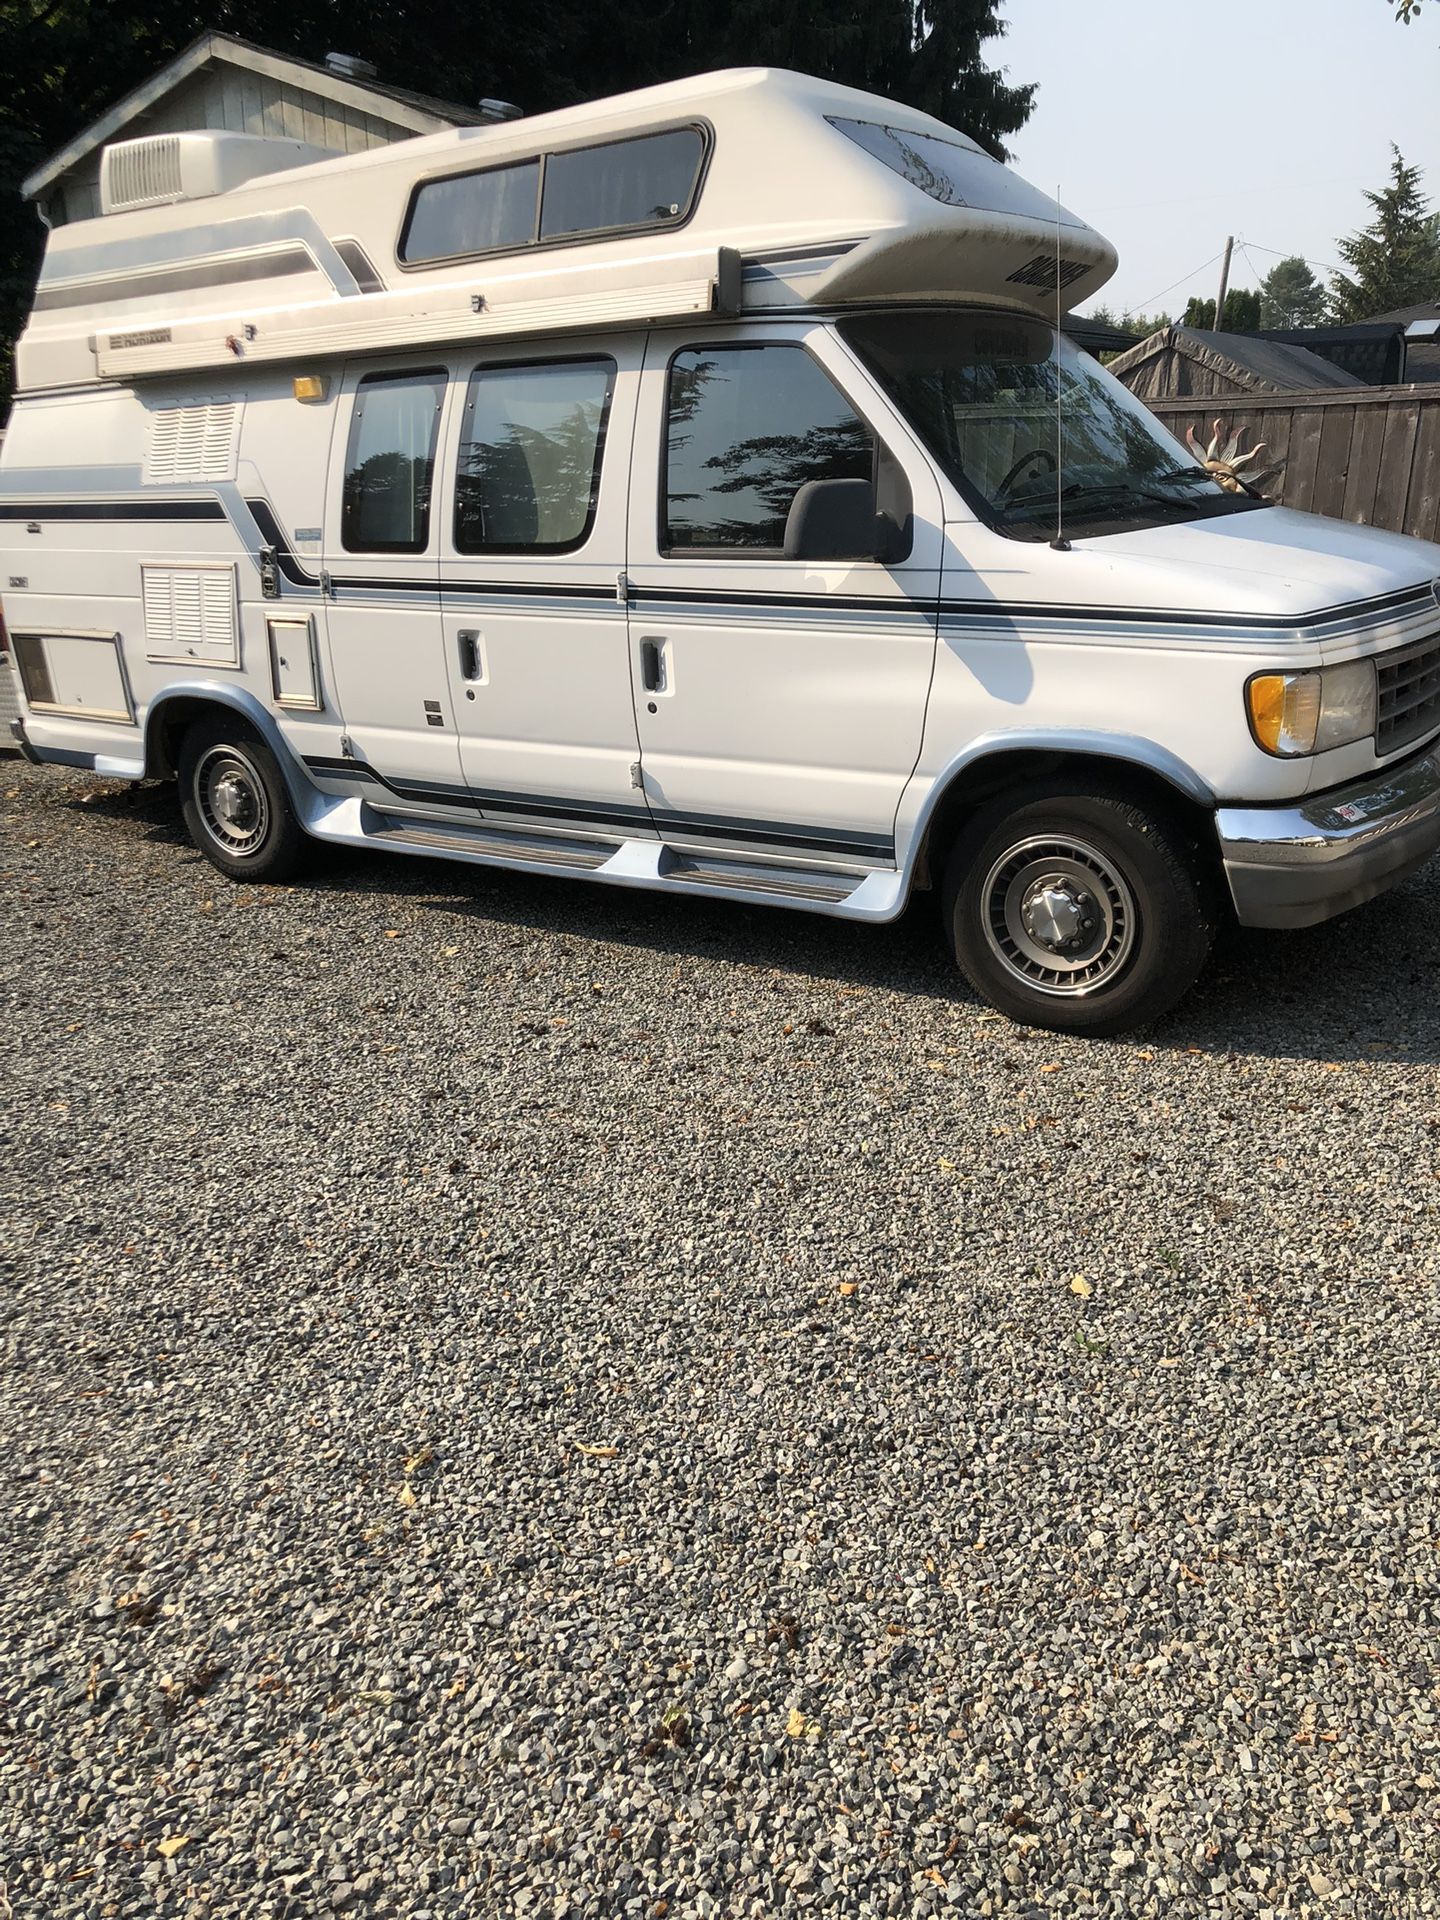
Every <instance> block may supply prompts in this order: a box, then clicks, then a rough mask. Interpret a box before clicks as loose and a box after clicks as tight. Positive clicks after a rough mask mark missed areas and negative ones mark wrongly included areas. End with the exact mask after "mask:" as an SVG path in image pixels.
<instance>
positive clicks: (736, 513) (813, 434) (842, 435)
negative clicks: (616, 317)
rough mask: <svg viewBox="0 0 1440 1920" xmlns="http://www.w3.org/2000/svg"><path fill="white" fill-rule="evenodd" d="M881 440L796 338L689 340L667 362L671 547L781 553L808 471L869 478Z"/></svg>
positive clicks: (821, 476)
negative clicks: (704, 343) (721, 343)
mask: <svg viewBox="0 0 1440 1920" xmlns="http://www.w3.org/2000/svg"><path fill="white" fill-rule="evenodd" d="M874 472H875V442H874V438H873V436H872V435H871V432H870V429H869V428H868V427H867V426H866V425H865V423H864V421H863V420H861V419H859V418H858V417H857V415H856V414H855V412H854V410H853V409H852V407H851V406H850V403H849V402H848V401H847V400H846V399H845V397H844V395H843V394H842V393H841V392H840V391H839V390H838V388H837V387H836V386H835V385H834V383H833V382H832V381H831V379H830V377H829V375H828V374H827V373H826V372H825V371H824V369H823V368H821V367H819V366H817V364H816V363H815V361H813V360H812V359H811V358H810V356H809V354H808V353H806V351H805V349H804V348H803V347H801V346H799V345H790V344H781V343H776V344H773V345H770V346H754V347H751V346H725V347H703V348H702V347H690V348H687V349H686V350H685V351H684V352H683V353H677V354H676V356H675V358H674V359H673V360H672V361H671V363H670V395H669V414H668V432H667V439H666V452H665V507H664V526H663V527H662V528H661V535H660V545H661V548H662V550H663V551H664V552H666V553H676V554H683V553H686V552H690V551H693V550H695V549H696V548H710V549H716V548H718V549H721V550H727V551H728V550H731V549H735V550H741V551H745V552H749V553H779V552H781V551H782V550H783V548H784V545H785V520H786V516H787V515H788V514H789V512H790V503H791V501H792V500H793V499H794V498H795V495H796V494H797V493H798V492H799V490H800V488H801V487H802V486H804V484H805V482H806V481H807V480H869V479H871V478H873V476H874Z"/></svg>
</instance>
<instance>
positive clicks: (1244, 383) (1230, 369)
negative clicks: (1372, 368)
mask: <svg viewBox="0 0 1440 1920" xmlns="http://www.w3.org/2000/svg"><path fill="white" fill-rule="evenodd" d="M1168 348H1173V349H1174V350H1175V351H1176V352H1177V353H1180V354H1183V355H1184V356H1185V357H1186V358H1187V359H1190V360H1195V361H1198V362H1199V363H1200V364H1201V365H1202V366H1207V367H1209V368H1210V369H1211V370H1212V371H1213V372H1216V373H1219V374H1222V375H1223V376H1224V377H1225V378H1227V379H1229V380H1233V381H1234V383H1235V384H1236V386H1239V387H1245V388H1248V389H1250V390H1251V391H1253V392H1257V393H1314V392H1316V391H1318V390H1319V389H1321V388H1324V387H1360V386H1363V385H1364V384H1365V383H1364V381H1363V380H1360V379H1358V378H1357V377H1356V375H1355V374H1353V373H1347V372H1346V371H1345V370H1344V368H1343V367H1337V366H1335V365H1334V364H1333V363H1332V362H1331V361H1329V360H1322V359H1321V358H1320V356H1319V354H1318V353H1310V352H1308V351H1307V350H1306V349H1305V348H1304V347H1290V346H1282V345H1281V343H1280V342H1279V341H1277V340H1257V339H1255V338H1254V337H1253V336H1252V335H1250V334H1245V333H1209V332H1202V331H1200V329H1198V328H1195V327H1162V328H1161V330H1160V332H1159V333H1152V334H1151V335H1150V338H1149V339H1148V340H1142V341H1141V342H1140V344H1139V346H1138V347H1132V348H1131V350H1130V352H1129V353H1122V354H1121V355H1120V358H1119V359H1118V360H1112V361H1111V362H1110V371H1111V373H1113V374H1116V375H1118V376H1122V377H1123V376H1124V375H1125V374H1126V373H1128V372H1129V371H1130V370H1131V368H1133V367H1138V366H1140V365H1141V364H1142V363H1143V362H1144V361H1146V360H1148V359H1150V358H1152V357H1153V356H1154V355H1155V354H1157V353H1161V352H1163V351H1165V350H1166V349H1168Z"/></svg>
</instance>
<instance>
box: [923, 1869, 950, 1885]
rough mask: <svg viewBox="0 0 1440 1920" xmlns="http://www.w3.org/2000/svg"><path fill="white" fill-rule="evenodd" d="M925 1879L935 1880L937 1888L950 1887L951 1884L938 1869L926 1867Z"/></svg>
mask: <svg viewBox="0 0 1440 1920" xmlns="http://www.w3.org/2000/svg"><path fill="white" fill-rule="evenodd" d="M925 1878H926V1879H927V1880H933V1881H934V1882H935V1884H936V1886H937V1887H948V1886H949V1884H950V1883H949V1881H948V1880H946V1878H945V1876H944V1874H943V1873H941V1871H940V1869H939V1868H938V1867H926V1869H925Z"/></svg>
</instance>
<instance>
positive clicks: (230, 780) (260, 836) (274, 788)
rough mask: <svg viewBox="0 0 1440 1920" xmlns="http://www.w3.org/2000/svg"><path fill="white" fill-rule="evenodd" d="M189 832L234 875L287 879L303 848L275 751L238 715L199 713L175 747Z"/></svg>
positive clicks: (223, 869)
mask: <svg viewBox="0 0 1440 1920" xmlns="http://www.w3.org/2000/svg"><path fill="white" fill-rule="evenodd" d="M179 771H180V806H181V810H182V812H183V813H184V815H185V825H186V827H187V828H188V829H189V833H190V838H191V839H192V840H193V841H194V842H195V845H196V846H197V847H198V848H199V849H200V851H201V853H203V854H204V855H205V858H206V859H207V860H208V861H209V862H210V863H211V865H212V866H215V867H218V868H219V869H220V871H221V873H224V874H228V875H229V876H230V878H231V879H232V880H254V881H262V880H288V879H289V878H290V876H291V875H292V874H293V873H294V872H295V871H296V870H297V868H298V867H299V865H300V862H301V859H302V858H303V855H304V852H305V835H304V832H303V831H302V829H301V827H300V823H299V821H298V820H297V819H296V818H295V810H294V808H293V807H292V806H291V804H290V796H289V794H288V793H287V792H286V790H285V781H284V779H283V777H282V776H281V773H280V769H279V767H278V766H277V765H276V762H275V756H274V754H272V753H271V751H270V749H269V748H268V747H267V746H266V744H265V742H264V741H263V740H262V739H261V738H260V736H259V734H257V733H256V732H255V731H254V730H253V729H252V728H250V727H247V726H246V725H245V723H244V721H243V720H230V719H219V718H217V719H214V720H201V721H198V722H197V723H196V725H194V726H193V727H191V729H190V731H189V732H188V733H187V734H186V735H185V739H184V742H183V744H182V746H181V749H180V769H179Z"/></svg>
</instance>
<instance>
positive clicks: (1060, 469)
mask: <svg viewBox="0 0 1440 1920" xmlns="http://www.w3.org/2000/svg"><path fill="white" fill-rule="evenodd" d="M1063 318H1064V311H1063V308H1062V305H1061V300H1060V184H1059V182H1058V181H1057V182H1056V184H1055V538H1054V539H1053V540H1052V541H1051V542H1050V544H1051V546H1052V547H1054V549H1055V550H1056V552H1057V553H1068V552H1069V551H1070V542H1069V541H1068V540H1067V539H1066V538H1065V413H1064V409H1063V407H1062V406H1061V403H1060V389H1061V383H1062V382H1063V380H1064V378H1065V363H1064V360H1063V358H1062V356H1061V343H1062V341H1063V340H1064V338H1065V336H1064V333H1063V331H1062V330H1061V321H1062V320H1063Z"/></svg>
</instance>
